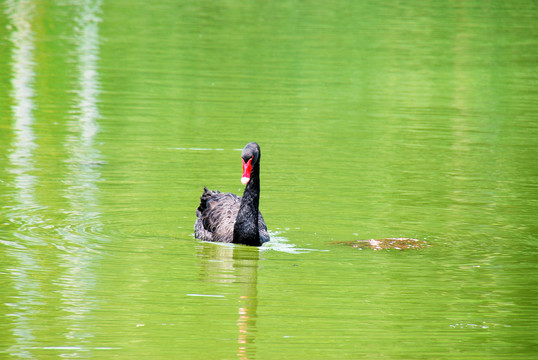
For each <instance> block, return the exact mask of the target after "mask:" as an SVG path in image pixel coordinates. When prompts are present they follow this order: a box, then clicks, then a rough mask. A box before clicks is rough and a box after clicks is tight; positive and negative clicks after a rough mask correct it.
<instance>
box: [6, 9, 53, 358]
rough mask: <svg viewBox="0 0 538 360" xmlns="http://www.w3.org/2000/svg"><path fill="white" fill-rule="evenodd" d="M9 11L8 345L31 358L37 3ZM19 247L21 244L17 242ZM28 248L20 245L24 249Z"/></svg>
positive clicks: (35, 287) (36, 219)
mask: <svg viewBox="0 0 538 360" xmlns="http://www.w3.org/2000/svg"><path fill="white" fill-rule="evenodd" d="M6 15H7V17H8V20H9V26H8V29H10V30H11V33H10V35H9V40H10V41H11V43H12V44H13V48H12V53H11V72H12V77H11V84H12V87H13V90H12V92H11V97H12V99H13V106H12V113H13V119H14V122H13V132H14V140H13V143H12V145H11V152H10V153H9V157H8V158H9V168H8V171H9V173H11V174H12V175H13V183H12V184H11V185H12V188H13V193H12V194H13V206H12V207H11V209H9V212H10V213H8V216H9V218H10V222H11V223H13V224H15V226H16V227H17V229H16V230H15V236H16V237H17V238H18V239H19V242H20V244H15V243H13V244H8V243H6V245H11V246H7V247H6V255H7V256H8V257H9V258H11V259H12V260H13V266H12V268H8V269H7V270H8V272H9V275H10V277H11V279H12V281H11V283H12V286H13V287H14V290H15V294H17V295H16V296H14V297H13V299H12V300H11V302H8V304H7V305H8V306H9V308H10V313H8V314H7V315H8V319H10V320H11V322H12V325H11V327H12V334H13V337H14V345H12V346H11V347H9V348H8V349H7V352H8V353H9V354H11V355H12V356H18V357H24V358H30V357H32V356H31V353H30V352H29V350H28V343H29V342H31V341H32V340H34V339H35V337H36V336H35V335H34V330H33V326H32V324H31V323H32V319H34V318H35V317H36V314H38V313H39V310H38V306H39V305H40V299H42V298H43V297H44V296H43V294H42V293H41V288H42V284H41V282H40V281H39V280H38V278H36V277H35V276H32V274H33V273H35V272H38V271H40V270H41V266H40V264H39V261H38V257H37V254H36V252H35V250H34V249H33V248H32V247H31V245H32V244H34V243H39V242H40V241H39V240H37V239H36V238H35V237H31V236H27V235H26V234H23V232H24V230H25V229H32V228H33V227H35V226H37V225H38V224H41V223H43V219H42V218H41V217H40V216H39V214H38V213H37V212H36V209H39V208H40V206H39V205H38V203H37V201H36V199H35V187H36V177H35V176H34V175H33V174H32V171H33V170H34V160H33V157H34V151H35V149H36V143H35V134H34V130H33V127H32V126H33V123H34V115H33V109H34V90H33V84H34V81H35V72H34V67H35V64H34V50H35V45H34V43H35V40H34V32H33V30H32V22H33V18H34V6H33V4H32V2H31V1H7V2H6ZM17 245H18V246H17ZM21 246H22V247H23V249H20V247H21Z"/></svg>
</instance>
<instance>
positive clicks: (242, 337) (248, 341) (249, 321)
mask: <svg viewBox="0 0 538 360" xmlns="http://www.w3.org/2000/svg"><path fill="white" fill-rule="evenodd" d="M198 256H199V258H200V278H201V280H202V281H208V282H215V283H219V284H224V285H230V286H235V288H236V289H237V291H238V295H237V356H238V357H239V359H242V360H243V359H244V360H246V359H254V358H255V355H256V348H255V341H256V334H257V328H256V321H257V309H258V261H259V257H260V250H259V248H257V247H250V246H241V245H231V244H216V243H208V242H202V243H200V247H199V251H198Z"/></svg>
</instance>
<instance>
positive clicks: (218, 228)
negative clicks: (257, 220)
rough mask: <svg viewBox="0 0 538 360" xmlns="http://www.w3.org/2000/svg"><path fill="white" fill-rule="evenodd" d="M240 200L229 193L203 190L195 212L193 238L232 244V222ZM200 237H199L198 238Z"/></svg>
mask: <svg viewBox="0 0 538 360" xmlns="http://www.w3.org/2000/svg"><path fill="white" fill-rule="evenodd" d="M240 204H241V198H240V197H239V196H237V195H234V194H231V193H220V192H218V191H211V190H207V189H206V188H204V193H203V194H202V197H201V198H200V206H199V207H198V210H197V212H196V214H197V216H198V219H197V220H196V223H195V226H194V228H195V233H194V235H195V237H196V238H198V239H201V240H208V241H218V242H232V240H233V231H234V222H235V218H236V217H237V212H238V211H239V206H240ZM198 235H200V236H198Z"/></svg>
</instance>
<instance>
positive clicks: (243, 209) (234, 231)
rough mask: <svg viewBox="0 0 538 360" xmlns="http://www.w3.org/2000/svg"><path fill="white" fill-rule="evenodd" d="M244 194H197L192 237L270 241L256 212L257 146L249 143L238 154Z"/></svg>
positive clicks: (251, 242) (254, 243) (247, 242)
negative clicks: (198, 195)
mask: <svg viewBox="0 0 538 360" xmlns="http://www.w3.org/2000/svg"><path fill="white" fill-rule="evenodd" d="M241 158H242V159H243V177H242V178H241V182H242V183H246V187H245V191H244V192H243V197H242V198H241V197H239V196H237V195H235V194H232V193H221V192H219V191H217V190H208V189H207V188H206V187H204V192H203V194H202V196H201V197H200V206H198V209H196V217H197V219H196V222H195V224H194V236H195V237H196V238H197V239H200V240H206V241H216V242H225V243H230V242H232V243H236V244H245V245H252V246H260V245H262V244H263V243H264V242H266V241H269V233H268V232H267V226H266V225H265V222H264V220H263V216H262V214H261V213H260V211H259V202H260V158H261V152H260V147H259V145H258V144H257V143H255V142H252V143H248V144H247V145H246V146H245V148H244V149H243V151H242V153H241Z"/></svg>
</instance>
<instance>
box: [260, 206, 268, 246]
mask: <svg viewBox="0 0 538 360" xmlns="http://www.w3.org/2000/svg"><path fill="white" fill-rule="evenodd" d="M258 229H259V232H260V242H261V243H262V244H263V243H264V242H268V241H269V240H270V237H269V232H268V231H267V225H265V221H263V216H262V213H261V212H258Z"/></svg>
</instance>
